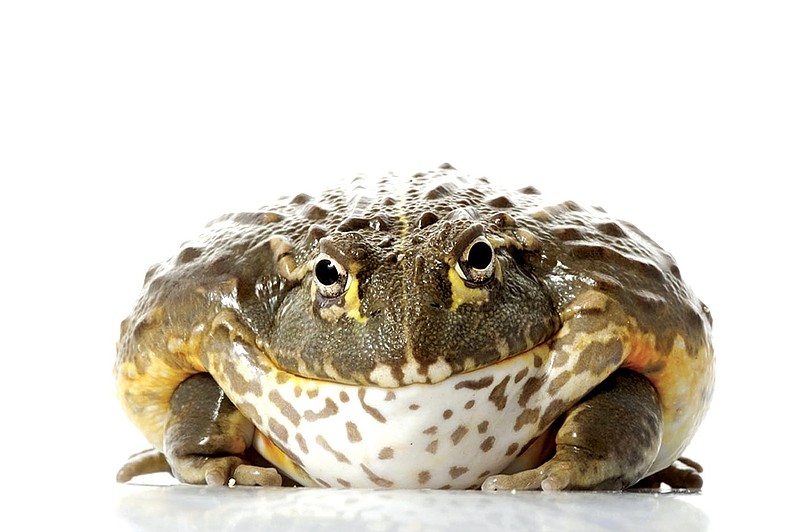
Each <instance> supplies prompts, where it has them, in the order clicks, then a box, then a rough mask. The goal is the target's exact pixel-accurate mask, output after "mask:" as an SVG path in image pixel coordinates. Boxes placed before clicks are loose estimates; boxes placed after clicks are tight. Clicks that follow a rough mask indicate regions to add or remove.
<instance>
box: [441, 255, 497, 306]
mask: <svg viewBox="0 0 800 532" xmlns="http://www.w3.org/2000/svg"><path fill="white" fill-rule="evenodd" d="M447 278H448V279H449V280H450V289H451V290H452V294H453V303H452V305H450V312H455V311H456V310H458V307H460V306H461V305H465V304H473V305H480V304H481V303H485V302H486V301H488V299H489V291H488V290H486V289H484V288H470V287H469V286H467V285H466V284H465V283H464V280H463V279H462V278H461V276H460V275H458V273H457V272H456V270H455V268H454V267H452V266H451V267H450V269H449V270H448V271H447Z"/></svg>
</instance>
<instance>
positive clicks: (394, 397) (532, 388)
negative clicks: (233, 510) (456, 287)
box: [232, 348, 546, 488]
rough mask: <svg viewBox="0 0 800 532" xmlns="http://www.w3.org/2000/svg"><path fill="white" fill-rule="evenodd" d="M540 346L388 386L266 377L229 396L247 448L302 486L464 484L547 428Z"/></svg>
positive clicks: (279, 374) (505, 461) (276, 374)
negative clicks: (251, 429)
mask: <svg viewBox="0 0 800 532" xmlns="http://www.w3.org/2000/svg"><path fill="white" fill-rule="evenodd" d="M545 353H546V348H537V349H532V350H530V351H527V352H525V353H522V354H520V355H517V356H514V357H510V358H507V359H505V360H503V361H501V362H498V363H496V364H493V365H491V366H486V367H483V368H477V369H475V370H473V371H470V372H466V373H459V374H457V375H451V376H449V377H446V378H444V379H443V380H441V381H440V382H437V383H433V384H431V383H413V384H409V385H405V386H400V387H395V388H382V387H380V386H364V385H351V384H342V383H335V382H328V381H321V380H316V379H306V378H303V377H298V376H296V375H292V374H288V373H286V372H283V371H280V370H274V371H270V372H267V373H265V374H264V375H263V377H262V381H263V382H261V389H262V390H265V392H264V393H263V394H260V395H259V396H255V395H254V394H251V393H249V392H248V393H245V394H244V395H242V396H238V397H232V399H233V401H234V403H236V404H237V405H238V406H239V408H240V409H242V411H244V412H250V413H255V414H257V415H253V416H249V417H251V418H252V419H254V421H255V422H256V425H257V428H258V433H257V434H256V437H255V439H254V447H255V448H256V449H257V450H258V451H259V452H260V453H261V454H262V455H263V456H264V457H265V458H266V459H267V460H269V461H270V462H271V463H272V464H274V465H275V466H277V467H278V468H280V469H281V470H282V471H283V472H284V473H286V474H287V475H289V476H291V477H293V478H294V479H295V480H297V481H298V482H300V483H301V484H304V485H311V486H338V487H398V488H400V487H402V488H444V487H452V488H468V487H477V486H479V485H480V484H481V483H482V482H483V480H484V479H485V478H486V477H488V476H489V475H491V474H496V473H498V472H501V471H503V470H505V469H506V468H507V467H508V466H509V465H510V464H511V463H512V462H513V461H514V460H515V459H516V458H517V456H518V455H519V454H521V453H522V452H523V451H524V450H525V448H526V447H527V445H528V444H529V442H531V441H532V440H533V439H534V438H535V437H536V436H537V435H538V434H540V433H541V432H542V431H544V430H545V429H546V426H543V420H542V418H541V415H540V414H541V409H539V408H536V406H535V405H537V404H541V403H540V401H541V398H538V397H537V393H538V390H539V388H540V387H541V386H538V387H537V386H536V384H537V383H539V384H540V385H541V381H542V379H543V378H544V376H543V375H540V372H541V371H540V370H541V363H538V364H537V363H536V359H537V357H538V361H539V362H540V361H541V360H542V358H541V357H542V356H543V355H544V354H545Z"/></svg>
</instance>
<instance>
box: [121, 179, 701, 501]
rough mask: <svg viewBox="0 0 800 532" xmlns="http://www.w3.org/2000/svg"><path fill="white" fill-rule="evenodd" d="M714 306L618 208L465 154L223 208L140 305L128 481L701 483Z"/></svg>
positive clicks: (126, 345) (433, 485) (126, 359)
mask: <svg viewBox="0 0 800 532" xmlns="http://www.w3.org/2000/svg"><path fill="white" fill-rule="evenodd" d="M711 327H712V318H711V314H710V312H709V309H708V307H707V306H706V305H705V304H703V303H702V302H701V301H700V300H699V299H698V298H697V297H696V296H695V295H694V293H693V292H692V291H691V289H690V288H689V287H688V286H687V284H686V283H685V282H684V281H683V279H682V276H681V272H680V270H679V269H678V267H677V265H676V262H675V260H674V258H673V257H672V255H670V254H669V253H668V252H666V251H664V250H663V249H662V248H661V247H660V246H659V245H658V244H656V242H654V241H653V240H652V239H651V238H649V237H648V236H646V235H645V234H644V233H643V232H642V231H640V230H639V229H637V227H636V226H634V225H633V224H631V223H628V222H625V221H622V220H619V219H616V218H614V217H612V216H610V215H609V214H607V213H606V211H605V210H604V209H602V208H600V207H588V206H582V205H579V204H578V203H576V202H574V201H553V200H550V199H548V198H547V197H546V195H543V194H542V193H541V192H540V191H539V190H538V189H536V188H535V187H532V186H526V187H524V188H521V189H518V190H516V189H514V190H509V189H507V188H502V187H495V186H494V185H493V183H492V182H491V181H490V180H489V179H487V178H485V177H477V178H476V177H471V176H469V175H466V174H464V173H462V172H459V171H457V170H456V169H455V168H454V167H453V166H452V165H450V164H443V165H441V166H440V167H437V168H434V169H432V170H429V171H424V172H418V173H415V174H413V175H398V174H392V173H388V174H386V175H384V176H382V177H377V178H371V177H368V176H364V175H360V176H357V177H356V178H354V179H353V180H351V181H346V182H344V183H343V184H341V185H339V186H336V187H331V188H330V189H328V190H322V191H319V192H318V193H317V194H316V195H313V196H312V195H310V194H306V193H301V194H297V195H294V196H284V197H281V198H279V199H277V200H275V201H273V202H272V204H271V205H269V206H267V207H264V208H261V209H258V210H254V211H252V212H241V213H235V214H228V215H224V216H221V217H219V218H218V219H216V220H214V221H212V222H211V223H209V224H208V225H207V227H206V228H205V230H203V232H202V233H201V234H200V236H198V237H197V238H195V239H194V240H191V241H188V242H186V243H184V244H183V245H182V246H181V247H180V249H179V250H178V251H177V252H176V253H175V255H174V256H172V257H171V258H169V259H168V260H166V261H164V262H162V263H159V264H156V265H155V266H153V267H151V268H150V269H149V270H148V272H147V274H146V276H145V280H144V286H143V289H142V292H141V296H140V297H139V299H138V301H137V302H136V304H135V307H134V309H133V311H132V312H131V314H130V315H129V316H128V317H127V318H126V319H124V320H123V321H122V324H121V327H120V337H119V341H118V344H117V356H116V362H115V364H114V376H115V379H116V388H117V395H118V398H119V400H120V402H121V404H122V407H123V410H124V411H125V413H126V414H127V416H128V417H129V418H130V420H131V421H132V422H133V423H134V425H135V426H136V427H138V429H139V430H140V431H141V432H142V434H143V435H144V437H145V438H146V440H147V441H148V442H149V443H150V445H152V448H151V449H148V450H146V451H143V452H142V453H139V454H136V455H133V456H132V457H130V459H129V460H128V461H127V462H126V463H125V464H124V465H123V466H122V468H121V469H120V470H119V472H118V474H117V480H118V481H119V482H128V481H130V480H131V479H133V478H135V477H137V476H139V475H144V474H147V473H154V472H161V471H165V472H168V473H171V474H172V475H173V476H174V477H175V478H176V479H177V480H178V481H180V482H183V483H188V484H205V485H211V486H223V485H230V486H232V485H237V484H238V485H248V486H307V487H325V488H329V487H334V488H377V489H384V488H410V489H417V488H419V489H483V490H486V491H497V490H623V489H630V488H636V487H642V486H651V487H652V486H662V485H663V484H666V485H667V486H670V487H673V488H699V487H700V486H702V477H701V475H700V473H701V472H702V468H701V467H700V465H699V464H697V463H696V462H693V461H691V460H689V459H687V458H684V457H682V453H683V451H684V449H685V448H686V446H687V445H688V443H689V442H690V441H691V439H692V437H693V436H694V434H695V433H696V431H697V429H698V427H699V425H700V423H701V421H702V420H703V418H704V416H705V414H706V411H707V410H708V406H709V403H710V399H711V396H712V392H713V387H714V351H713V347H712V343H711Z"/></svg>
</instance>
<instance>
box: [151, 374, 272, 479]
mask: <svg viewBox="0 0 800 532" xmlns="http://www.w3.org/2000/svg"><path fill="white" fill-rule="evenodd" d="M254 430H255V429H254V427H253V424H252V423H250V421H248V420H247V418H245V417H244V415H242V413H241V412H239V411H238V410H237V409H236V407H235V406H234V405H233V403H231V401H230V399H228V398H227V397H226V396H225V393H224V392H223V391H222V389H221V388H220V387H219V385H217V383H216V382H215V381H214V379H213V378H212V377H211V376H210V375H208V374H206V373H201V374H198V375H195V376H193V377H190V378H188V379H187V380H185V381H184V382H183V383H181V385H180V386H178V388H177V389H176V390H175V393H174V394H173V395H172V399H170V413H169V416H168V418H167V424H166V430H165V431H164V449H165V453H164V454H165V455H166V461H167V462H168V463H169V466H170V469H171V472H172V474H173V475H174V476H175V478H177V479H178V480H180V481H181V482H186V483H188V484H208V485H209V486H222V485H225V484H229V483H230V482H231V480H233V481H235V483H237V484H244V485H251V486H256V485H257V486H280V485H281V482H282V477H281V475H280V474H279V473H278V472H277V471H276V470H275V469H274V468H271V467H260V466H256V465H250V464H249V463H248V461H247V460H246V458H245V454H246V452H247V451H248V448H249V447H250V444H251V443H252V440H253V433H254Z"/></svg>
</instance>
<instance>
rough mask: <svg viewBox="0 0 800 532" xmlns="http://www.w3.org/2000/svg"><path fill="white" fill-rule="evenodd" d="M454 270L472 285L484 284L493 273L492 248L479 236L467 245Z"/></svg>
mask: <svg viewBox="0 0 800 532" xmlns="http://www.w3.org/2000/svg"><path fill="white" fill-rule="evenodd" d="M456 272H458V275H459V276H461V278H462V279H464V281H466V282H467V283H469V284H473V285H481V284H485V283H487V282H489V281H491V280H492V276H493V275H494V248H492V245H491V244H490V243H489V241H488V240H486V237H484V236H479V237H478V238H476V239H475V240H473V241H472V243H471V244H470V245H469V246H467V248H466V249H465V250H464V252H463V253H462V254H461V258H460V259H459V260H458V263H457V264H456Z"/></svg>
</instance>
